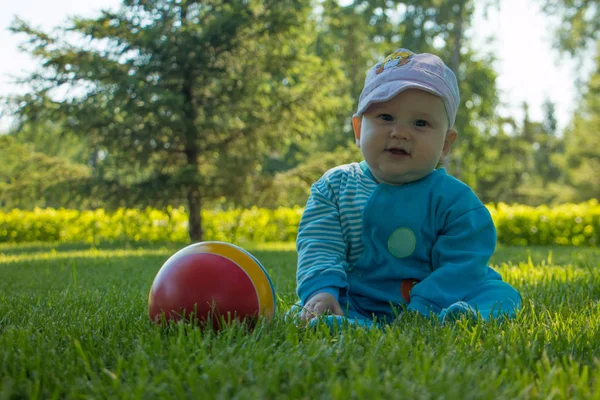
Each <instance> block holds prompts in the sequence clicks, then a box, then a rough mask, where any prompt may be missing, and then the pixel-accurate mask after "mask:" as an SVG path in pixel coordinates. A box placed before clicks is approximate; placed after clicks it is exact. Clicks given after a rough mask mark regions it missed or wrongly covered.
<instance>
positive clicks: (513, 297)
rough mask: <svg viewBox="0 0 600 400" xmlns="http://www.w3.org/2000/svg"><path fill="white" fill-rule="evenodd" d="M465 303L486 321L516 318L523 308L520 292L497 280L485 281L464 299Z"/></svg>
mask: <svg viewBox="0 0 600 400" xmlns="http://www.w3.org/2000/svg"><path fill="white" fill-rule="evenodd" d="M464 303H466V304H468V305H469V306H471V307H473V308H474V309H475V310H477V312H479V313H480V314H481V317H482V318H483V319H484V320H486V321H487V320H489V319H491V318H497V317H502V316H504V317H508V318H514V317H515V316H516V313H517V310H519V309H520V308H521V307H522V302H521V295H520V294H519V292H518V291H517V290H516V289H515V288H513V287H512V286H511V285H509V284H508V283H506V282H504V281H501V280H495V279H490V280H486V281H484V282H483V283H482V284H481V285H480V286H479V287H478V288H477V290H475V291H473V292H472V293H470V294H469V296H467V297H466V298H465V299H464ZM451 307H452V306H451Z"/></svg>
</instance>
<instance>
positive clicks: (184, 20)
mask: <svg viewBox="0 0 600 400" xmlns="http://www.w3.org/2000/svg"><path fill="white" fill-rule="evenodd" d="M311 12H312V7H311V2H310V1H309V0H302V1H300V0H286V1H280V0H277V1H274V0H267V1H258V0H253V1H247V0H235V1H228V2H223V1H220V0H211V1H202V2H200V1H191V0H190V1H182V2H172V1H168V0H153V1H141V0H132V1H124V2H123V5H122V7H121V9H120V10H119V11H117V12H111V11H104V12H103V13H102V15H101V16H99V17H98V18H95V19H77V18H76V19H73V20H72V24H71V26H68V27H64V28H59V29H58V30H57V31H56V32H55V33H52V34H49V33H45V32H42V31H37V30H35V29H33V28H32V27H31V26H29V25H28V24H27V23H25V22H24V21H21V20H16V21H15V22H14V24H13V26H12V31H13V32H16V33H22V34H26V35H27V37H28V42H27V43H26V46H25V47H26V48H27V50H28V51H29V52H30V53H31V54H32V55H34V56H36V57H38V58H39V59H40V60H42V61H43V69H42V70H41V71H39V72H37V73H34V74H33V75H32V76H30V77H28V78H27V79H26V80H27V81H29V82H31V84H32V85H33V87H34V88H35V91H34V92H32V93H29V94H27V95H25V96H22V97H21V98H16V99H14V104H15V107H16V111H15V112H16V114H17V115H18V116H19V117H20V120H21V121H22V122H24V123H27V122H29V121H32V120H41V119H44V118H46V119H53V120H63V119H66V120H67V121H68V122H69V124H70V128H72V129H73V130H74V131H76V132H78V133H79V134H80V135H82V136H84V137H86V139H87V140H89V141H91V142H93V143H95V144H97V145H98V149H99V150H100V151H102V152H103V153H104V155H105V157H104V158H103V159H102V160H100V161H99V165H98V167H97V169H98V170H97V171H95V173H94V176H93V179H94V180H96V181H98V180H100V181H106V182H108V183H109V185H111V186H117V187H119V188H122V189H124V190H126V191H127V190H128V191H132V190H133V191H135V190H136V189H140V190H141V191H143V190H144V188H145V187H152V188H154V190H155V191H156V192H163V193H164V192H166V191H168V193H169V195H170V196H171V198H173V199H175V201H176V202H177V201H178V202H185V204H186V207H187V209H188V211H189V215H190V224H189V229H190V235H191V237H192V238H194V239H196V240H199V239H201V237H202V232H201V229H200V224H201V221H200V220H199V217H200V209H201V208H202V207H203V205H204V204H203V202H204V201H205V200H206V199H211V198H216V197H219V196H228V197H230V198H235V197H240V196H246V197H248V196H251V195H252V188H251V186H250V185H249V183H251V182H252V180H253V179H254V177H255V176H256V174H258V173H259V172H260V163H261V161H262V160H263V159H264V158H265V156H266V155H268V154H270V153H271V152H273V151H277V150H281V149H285V144H286V142H289V141H290V140H291V138H294V137H297V136H300V137H306V136H311V135H318V134H319V133H320V132H321V131H323V129H324V127H323V124H322V123H321V120H322V118H323V116H327V114H328V113H329V112H330V111H331V110H334V109H336V107H337V106H338V104H339V100H338V99H337V98H336V97H330V96H329V95H330V93H331V92H332V90H335V88H336V87H337V82H338V81H339V80H340V79H341V75H340V74H339V72H338V69H336V68H335V64H333V63H332V62H328V61H323V60H321V59H319V58H318V57H315V56H314V54H313V53H312V51H311V48H312V46H313V45H314V41H315V37H314V32H315V29H314V21H313V20H311V18H310V16H311ZM74 36H75V37H77V38H79V39H86V40H71V41H69V40H68V38H73V37H74ZM314 82H319V84H318V85H315V84H314ZM66 88H68V89H71V90H73V93H77V95H73V96H69V97H67V98H62V99H56V98H55V101H51V100H49V99H51V98H52V97H51V95H52V91H56V89H63V90H64V89H66ZM48 103H51V105H52V106H51V107H48ZM119 192H120V190H116V191H114V192H109V193H111V194H113V198H115V199H117V200H119V199H120V197H119ZM144 197H145V196H138V198H144ZM146 199H147V204H152V197H146Z"/></svg>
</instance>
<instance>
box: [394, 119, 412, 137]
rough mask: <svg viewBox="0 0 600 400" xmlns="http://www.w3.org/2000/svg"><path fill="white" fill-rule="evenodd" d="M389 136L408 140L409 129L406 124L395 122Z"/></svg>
mask: <svg viewBox="0 0 600 400" xmlns="http://www.w3.org/2000/svg"><path fill="white" fill-rule="evenodd" d="M391 136H392V137H393V138H395V139H405V140H408V139H410V129H409V127H408V126H406V124H402V123H399V124H395V125H394V127H393V129H392V132H391Z"/></svg>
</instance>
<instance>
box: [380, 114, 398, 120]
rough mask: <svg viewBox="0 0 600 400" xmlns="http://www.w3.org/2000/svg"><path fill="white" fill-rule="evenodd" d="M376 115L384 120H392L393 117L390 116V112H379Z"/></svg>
mask: <svg viewBox="0 0 600 400" xmlns="http://www.w3.org/2000/svg"><path fill="white" fill-rule="evenodd" d="M377 117H378V118H379V119H382V120H384V121H393V120H394V117H392V116H391V115H390V114H379V115H378V116H377Z"/></svg>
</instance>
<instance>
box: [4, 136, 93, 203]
mask: <svg viewBox="0 0 600 400" xmlns="http://www.w3.org/2000/svg"><path fill="white" fill-rule="evenodd" d="M0 148H1V149H2V151H1V152H0V208H3V209H11V208H33V207H58V206H68V205H69V204H71V205H72V204H75V203H78V202H80V201H81V199H80V198H78V197H77V196H73V192H72V191H71V190H69V189H70V184H69V182H72V181H73V180H78V179H81V178H86V177H88V176H89V175H90V169H89V167H87V166H86V165H82V164H76V163H73V162H69V161H67V160H65V159H63V158H60V157H51V156H48V155H46V154H44V153H40V152H36V151H31V150H30V149H28V148H27V146H26V145H23V144H21V143H19V142H17V140H16V139H15V138H14V137H12V136H11V135H0ZM52 188H60V190H58V191H53V190H52Z"/></svg>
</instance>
